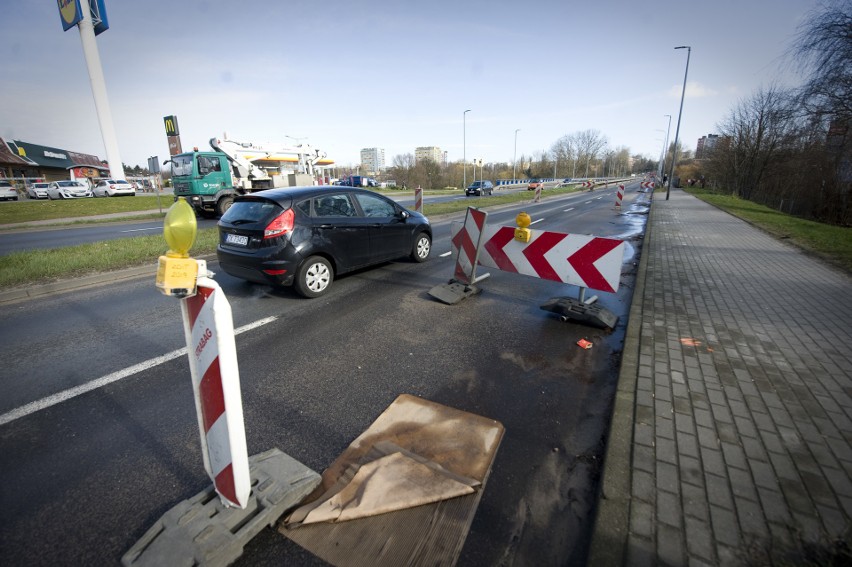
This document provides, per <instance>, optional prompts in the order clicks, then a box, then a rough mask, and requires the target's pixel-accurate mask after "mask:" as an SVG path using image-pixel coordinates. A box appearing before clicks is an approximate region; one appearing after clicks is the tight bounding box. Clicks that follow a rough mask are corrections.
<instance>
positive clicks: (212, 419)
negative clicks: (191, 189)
mask: <svg viewBox="0 0 852 567" xmlns="http://www.w3.org/2000/svg"><path fill="white" fill-rule="evenodd" d="M181 313H182V314H183V323H184V334H185V335H186V344H187V347H188V349H187V350H188V353H187V354H188V355H189V368H190V372H191V374H192V385H193V388H192V390H193V394H194V395H195V406H196V411H197V414H198V428H199V432H200V434H201V449H202V454H203V458H204V468H205V469H206V470H207V474H208V475H209V476H210V478H211V479H212V480H213V485H214V486H215V488H216V492H217V493H219V496H220V497H221V498H222V500H223V502H224V503H226V504H227V505H230V506H236V507H239V508H244V507H245V505H246V503H247V502H248V498H249V495H250V494H251V479H250V473H249V462H248V450H247V449H246V434H245V425H244V423H243V405H242V397H241V395H240V371H239V367H238V366H237V348H236V343H235V341H234V322H233V316H232V314H231V306H230V304H229V303H228V299H227V298H226V297H225V294H224V293H223V292H222V290H221V289H220V287H219V284H217V283H216V281H214V280H212V279H210V278H207V277H200V278H198V292H197V294H196V295H194V296H192V297H188V298H185V299H182V300H181Z"/></svg>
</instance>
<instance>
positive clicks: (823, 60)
mask: <svg viewBox="0 0 852 567" xmlns="http://www.w3.org/2000/svg"><path fill="white" fill-rule="evenodd" d="M790 55H791V56H792V58H793V60H794V61H795V64H796V66H797V67H798V68H799V70H801V71H803V72H804V73H805V74H806V76H807V80H806V82H805V84H804V85H803V86H802V89H801V94H802V99H801V100H802V104H803V105H804V107H805V108H806V109H807V111H808V112H809V113H811V114H824V113H828V114H832V115H834V116H838V115H839V116H842V117H844V118H849V117H850V116H852V2H850V1H849V0H835V1H833V2H822V3H821V5H820V6H818V7H817V8H815V9H814V10H813V11H811V12H810V13H809V16H808V19H807V20H805V22H803V23H802V24H801V26H799V30H798V33H797V35H796V40H795V42H794V43H793V45H792V48H791V50H790Z"/></svg>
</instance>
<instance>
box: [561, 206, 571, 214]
mask: <svg viewBox="0 0 852 567" xmlns="http://www.w3.org/2000/svg"><path fill="white" fill-rule="evenodd" d="M573 210H574V207H571V208H570V209H565V210H564V211H562V212H563V213H568V212H571V211H573Z"/></svg>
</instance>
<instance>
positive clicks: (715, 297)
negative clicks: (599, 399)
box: [589, 190, 852, 565]
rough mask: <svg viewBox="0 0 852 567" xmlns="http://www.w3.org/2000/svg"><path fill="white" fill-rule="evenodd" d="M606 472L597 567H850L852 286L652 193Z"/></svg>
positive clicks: (683, 198)
mask: <svg viewBox="0 0 852 567" xmlns="http://www.w3.org/2000/svg"><path fill="white" fill-rule="evenodd" d="M604 466H605V470H604V477H603V480H602V495H601V499H600V506H599V510H598V517H597V521H596V526H595V532H594V536H593V541H592V546H591V551H590V558H589V564H590V565H747V564H748V565H765V564H770V563H775V564H779V563H780V564H791V565H792V564H802V563H805V562H807V561H811V562H812V563H811V564H826V563H827V562H828V558H829V557H830V556H831V554H834V556H835V557H837V556H838V555H839V556H841V557H843V558H844V559H845V560H846V561H847V562H848V561H850V559H852V555H843V553H844V550H845V553H846V554H850V553H852V552H850V548H849V547H848V545H850V544H849V542H850V535H852V279H850V278H849V277H848V276H847V275H845V274H843V273H841V272H839V271H836V270H835V269H833V268H831V267H827V266H826V265H825V264H823V263H820V262H819V261H817V260H815V259H813V258H812V257H811V256H809V255H808V254H807V253H805V252H802V251H800V250H799V249H797V248H794V247H792V246H790V245H787V244H785V243H783V242H780V241H778V240H776V239H775V238H773V237H771V236H769V235H767V234H765V233H764V232H762V231H761V230H759V229H757V228H755V227H753V226H751V225H749V224H748V223H746V222H744V221H741V220H739V219H737V218H735V217H733V216H730V215H728V214H727V213H724V212H722V211H720V210H718V209H716V208H715V207H712V206H710V205H707V204H705V203H704V202H702V201H700V200H698V199H696V198H694V197H692V196H690V195H688V194H686V193H684V192H683V191H680V190H673V191H672V192H671V197H670V200H668V201H666V200H664V198H663V195H662V194H661V193H657V195H656V196H655V201H654V204H653V206H652V209H651V214H650V218H649V223H648V233H647V235H646V241H645V245H644V250H643V252H642V258H641V262H640V269H639V275H638V277H637V280H636V290H635V296H634V298H633V304H632V308H631V313H630V322H629V324H628V330H627V338H626V342H625V351H624V359H623V363H622V369H621V375H620V378H619V388H618V393H617V396H616V401H615V408H614V411H613V422H612V428H611V433H610V439H609V444H608V448H607V455H606V460H605V465H604ZM821 554H825V555H821ZM844 564H846V563H844Z"/></svg>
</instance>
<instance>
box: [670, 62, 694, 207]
mask: <svg viewBox="0 0 852 567" xmlns="http://www.w3.org/2000/svg"><path fill="white" fill-rule="evenodd" d="M675 49H686V71H684V73H683V91H681V93H680V111H678V113H677V128H676V129H675V138H674V148H673V149H672V165H671V171H670V172H669V184H668V186H667V187H666V201H668V200H669V189H670V188H671V186H672V183H674V168H675V164H676V163H677V138H678V136H679V135H680V117H681V115H682V114H683V98H684V96H685V95H686V77H687V75H688V74H689V56H690V55H692V47H691V46H689V45H680V46H678V47H675Z"/></svg>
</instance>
